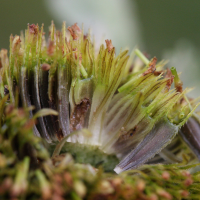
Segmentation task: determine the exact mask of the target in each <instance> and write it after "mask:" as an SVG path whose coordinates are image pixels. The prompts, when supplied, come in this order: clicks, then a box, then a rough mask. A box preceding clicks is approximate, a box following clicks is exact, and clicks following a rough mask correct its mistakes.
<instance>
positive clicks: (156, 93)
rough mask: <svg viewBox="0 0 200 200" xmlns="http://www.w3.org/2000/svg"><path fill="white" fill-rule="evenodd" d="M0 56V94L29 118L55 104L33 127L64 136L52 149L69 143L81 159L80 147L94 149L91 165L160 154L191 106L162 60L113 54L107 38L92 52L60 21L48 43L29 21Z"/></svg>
mask: <svg viewBox="0 0 200 200" xmlns="http://www.w3.org/2000/svg"><path fill="white" fill-rule="evenodd" d="M133 57H134V58H133ZM0 58H1V66H2V67H1V69H0V78H1V82H0V94H1V98H3V96H4V95H5V94H7V93H9V101H10V102H11V103H12V104H15V105H18V106H19V107H26V108H27V107H28V108H29V116H30V118H33V116H34V115H35V114H36V113H37V112H38V111H40V110H41V109H44V108H45V109H47V108H48V109H52V110H51V111H50V113H49V115H48V116H46V115H45V116H40V117H39V118H38V119H37V123H35V124H34V126H33V132H34V134H35V135H36V136H41V137H42V138H44V139H45V141H47V142H48V143H51V144H55V143H57V142H58V141H61V140H62V141H61V143H60V144H59V146H58V147H57V149H56V151H55V152H54V155H57V154H59V152H60V150H61V148H62V146H63V144H64V143H65V142H66V141H67V144H66V145H65V146H66V149H67V150H66V151H69V152H75V154H76V156H75V157H77V158H78V157H79V158H80V157H81V158H82V161H80V162H84V161H83V155H82V154H81V151H77V149H82V151H83V152H87V154H86V157H88V158H91V156H92V155H93V152H94V151H95V152H96V154H97V157H98V158H99V159H97V160H98V162H97V161H95V163H96V165H98V163H105V162H106V163H108V165H109V166H112V168H115V169H114V170H115V171H116V172H117V173H120V172H122V171H125V170H130V169H135V168H138V167H139V166H141V165H142V164H144V163H146V162H147V161H149V160H150V159H151V158H153V157H154V156H155V155H156V154H158V153H160V152H161V150H162V149H164V148H165V147H166V146H167V145H168V144H169V143H170V142H171V141H172V140H173V139H174V137H175V136H176V134H177V133H178V130H179V129H180V127H181V126H182V125H183V124H184V123H185V122H186V121H187V120H188V119H189V118H190V117H191V116H192V113H193V111H194V109H195V107H194V108H193V107H192V103H191V102H189V100H188V98H187V97H186V96H185V94H186V92H187V91H188V90H187V89H186V90H183V89H182V82H181V81H180V79H179V76H178V74H177V72H176V69H175V68H171V70H170V69H167V70H164V69H163V65H164V64H165V63H164V62H160V63H158V64H157V59H156V58H155V57H154V58H152V59H151V60H150V61H149V60H148V59H147V58H146V57H145V56H144V55H143V54H142V53H141V52H140V51H139V50H138V49H136V50H135V51H134V52H133V54H132V55H131V56H129V55H128V50H125V51H120V53H119V55H116V53H115V47H114V46H113V44H112V41H111V40H106V46H104V45H103V44H102V45H101V46H100V49H99V51H96V47H95V43H94V42H93V41H92V39H91V36H90V34H87V35H84V32H83V30H81V29H80V28H79V27H78V26H77V24H74V25H73V26H71V27H69V28H68V32H67V30H66V27H65V24H63V28H62V31H57V30H56V29H55V26H54V24H53V23H52V25H51V26H50V29H49V38H48V42H47V43H46V40H45V36H44V32H43V26H42V27H41V29H40V28H39V26H38V25H34V24H32V25H28V29H27V30H26V31H25V36H24V35H23V34H22V35H21V36H15V37H13V36H11V37H10V54H9V58H8V56H7V51H6V50H4V49H3V50H1V53H0ZM173 82H174V86H175V89H172V90H170V87H171V85H172V83H173ZM32 106H34V109H33V107H32ZM57 112H58V115H56V114H57ZM94 149H95V150H94ZM80 154H81V156H79V155H80ZM105 155H108V158H106V156H105ZM81 158H80V159H79V160H81ZM84 158H85V157H84ZM86 160H87V159H86ZM91 162H92V161H91ZM91 162H90V163H91ZM117 163H118V164H117ZM116 164H117V166H115V165H116Z"/></svg>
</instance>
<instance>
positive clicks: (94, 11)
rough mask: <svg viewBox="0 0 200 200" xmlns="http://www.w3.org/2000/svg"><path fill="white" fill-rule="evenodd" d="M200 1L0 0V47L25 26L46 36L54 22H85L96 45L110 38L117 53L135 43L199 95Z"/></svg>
mask: <svg viewBox="0 0 200 200" xmlns="http://www.w3.org/2000/svg"><path fill="white" fill-rule="evenodd" d="M199 9H200V1H192V3H191V1H190V3H189V1H188V0H181V1H174V0H168V1H159V0H140V1H139V0H137V1H134V0H124V1H121V0H110V1H108V0H96V1H94V0H76V1H74V0H28V1H22V0H14V1H11V0H7V1H6V0H0V48H6V49H8V47H9V36H10V34H11V33H12V34H13V35H16V34H20V31H21V30H24V29H25V28H26V27H27V23H30V24H32V23H38V24H39V25H41V24H42V23H44V25H45V32H46V33H48V26H49V25H50V23H51V20H54V22H55V24H56V27H57V28H60V27H61V24H62V22H63V21H66V25H67V26H70V25H72V24H74V23H75V22H78V24H79V26H81V25H82V23H84V27H85V30H87V29H88V28H90V27H91V28H92V33H93V34H94V35H95V38H96V41H97V44H98V43H100V42H104V40H105V39H107V38H108V39H112V41H113V44H114V46H116V48H117V50H118V52H119V50H120V48H121V47H123V48H125V47H129V49H130V50H131V49H132V48H134V46H135V45H137V46H138V47H139V48H140V49H141V50H142V51H144V52H147V53H148V54H149V55H150V56H151V57H153V56H156V57H157V58H158V59H159V60H161V59H163V58H164V59H168V60H170V62H169V64H168V66H169V67H171V66H175V67H176V68H177V69H178V71H179V72H183V73H182V74H181V78H182V79H183V81H184V86H189V87H192V86H195V88H196V89H195V90H194V91H193V92H191V96H200V80H199V75H200V56H199V54H200V37H199V35H200V25H199V23H198V22H199V20H200V12H199Z"/></svg>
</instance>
